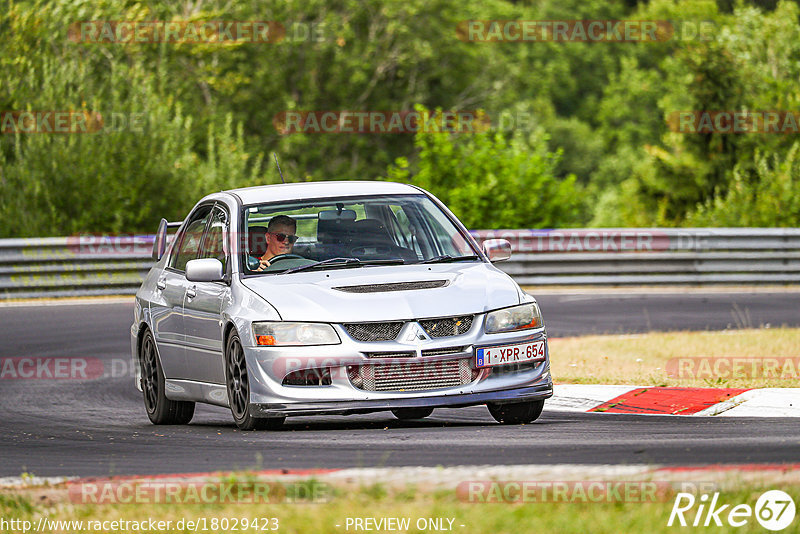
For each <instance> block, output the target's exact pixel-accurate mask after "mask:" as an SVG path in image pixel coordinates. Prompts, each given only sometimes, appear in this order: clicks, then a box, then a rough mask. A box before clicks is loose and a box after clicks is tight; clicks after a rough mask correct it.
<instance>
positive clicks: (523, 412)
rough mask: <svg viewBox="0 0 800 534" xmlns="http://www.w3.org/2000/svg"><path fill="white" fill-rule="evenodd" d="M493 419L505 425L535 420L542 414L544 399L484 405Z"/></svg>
mask: <svg viewBox="0 0 800 534" xmlns="http://www.w3.org/2000/svg"><path fill="white" fill-rule="evenodd" d="M486 406H487V407H488V408H489V413H491V414H492V417H494V419H495V421H497V422H498V423H503V424H506V425H522V424H525V423H531V422H533V421H536V420H537V419H538V418H539V416H540V415H541V414H542V408H544V400H539V401H529V402H515V403H513V404H493V403H489V404H487V405H486Z"/></svg>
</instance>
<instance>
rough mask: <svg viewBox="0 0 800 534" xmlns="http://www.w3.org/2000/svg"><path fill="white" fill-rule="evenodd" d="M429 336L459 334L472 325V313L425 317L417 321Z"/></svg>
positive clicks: (466, 330) (465, 331)
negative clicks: (436, 317)
mask: <svg viewBox="0 0 800 534" xmlns="http://www.w3.org/2000/svg"><path fill="white" fill-rule="evenodd" d="M419 324H420V325H422V328H424V329H425V332H427V333H428V335H429V336H431V337H447V336H460V335H462V334H466V333H467V332H468V331H469V329H470V328H471V327H472V315H462V316H460V317H443V318H440V319H425V320H422V321H420V322H419Z"/></svg>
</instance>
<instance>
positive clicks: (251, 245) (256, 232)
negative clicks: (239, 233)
mask: <svg viewBox="0 0 800 534" xmlns="http://www.w3.org/2000/svg"><path fill="white" fill-rule="evenodd" d="M247 250H248V253H249V254H250V255H251V256H253V257H254V258H260V257H261V256H263V255H264V254H265V253H266V252H267V227H266V226H251V227H250V228H249V229H248V230H247Z"/></svg>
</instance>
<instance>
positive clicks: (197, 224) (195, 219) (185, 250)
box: [169, 206, 211, 271]
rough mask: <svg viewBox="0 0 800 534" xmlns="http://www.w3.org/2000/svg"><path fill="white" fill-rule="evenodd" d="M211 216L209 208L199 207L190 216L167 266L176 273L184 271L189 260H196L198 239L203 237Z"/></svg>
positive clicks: (198, 248)
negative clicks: (176, 271) (175, 270)
mask: <svg viewBox="0 0 800 534" xmlns="http://www.w3.org/2000/svg"><path fill="white" fill-rule="evenodd" d="M210 215H211V206H201V207H199V208H198V209H197V211H196V212H195V213H194V214H193V215H192V218H191V220H190V221H189V224H187V225H186V228H185V230H184V232H183V234H182V235H180V236H178V238H177V239H178V240H179V241H178V242H177V243H176V246H175V249H174V250H173V252H172V256H171V257H170V259H169V266H170V267H172V268H173V269H177V270H178V271H185V270H186V264H187V263H188V262H189V260H193V259H195V258H197V252H198V251H199V250H200V239H201V238H202V237H203V230H205V228H206V223H207V222H208V218H209V216H210Z"/></svg>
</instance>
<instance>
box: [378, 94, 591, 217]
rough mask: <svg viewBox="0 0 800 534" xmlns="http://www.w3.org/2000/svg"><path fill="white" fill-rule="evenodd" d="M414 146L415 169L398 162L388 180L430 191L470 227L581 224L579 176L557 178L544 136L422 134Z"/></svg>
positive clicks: (556, 156)
mask: <svg viewBox="0 0 800 534" xmlns="http://www.w3.org/2000/svg"><path fill="white" fill-rule="evenodd" d="M417 109H418V111H420V112H421V113H425V112H426V111H425V110H424V109H422V108H417ZM529 143H530V144H529ZM414 145H415V147H416V149H417V154H416V156H415V159H414V161H413V164H412V163H410V162H409V160H408V159H407V158H398V159H397V161H396V162H395V164H394V165H392V166H391V167H390V168H389V170H388V174H387V178H388V179H389V180H392V181H399V182H407V183H413V184H415V185H418V186H420V187H422V188H423V189H426V190H427V191H430V192H431V193H433V194H434V195H436V196H437V197H438V198H439V199H440V200H442V201H443V202H444V203H445V204H446V205H447V206H448V207H449V208H450V209H451V210H452V211H453V213H455V214H456V216H457V217H458V218H459V219H461V221H462V222H463V223H464V224H465V225H466V226H467V227H468V228H487V229H490V228H497V229H499V228H537V227H550V228H552V227H557V226H571V225H572V226H574V225H576V224H578V222H579V221H580V220H581V214H582V207H583V206H582V203H581V194H580V188H579V187H578V186H577V184H576V179H575V176H574V175H569V176H567V177H565V178H558V177H557V176H556V175H555V172H554V171H555V169H556V167H557V165H558V161H559V158H560V155H559V154H557V153H552V152H549V151H548V150H547V138H546V136H544V135H543V134H542V133H541V132H534V133H533V134H531V136H530V140H526V139H524V138H523V136H522V135H521V134H520V133H516V134H515V135H513V136H512V137H511V138H510V139H508V138H506V136H505V135H504V134H503V133H500V132H496V131H492V130H489V131H486V132H481V133H472V134H467V133H464V134H447V133H425V132H419V133H417V134H416V136H415V138H414Z"/></svg>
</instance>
